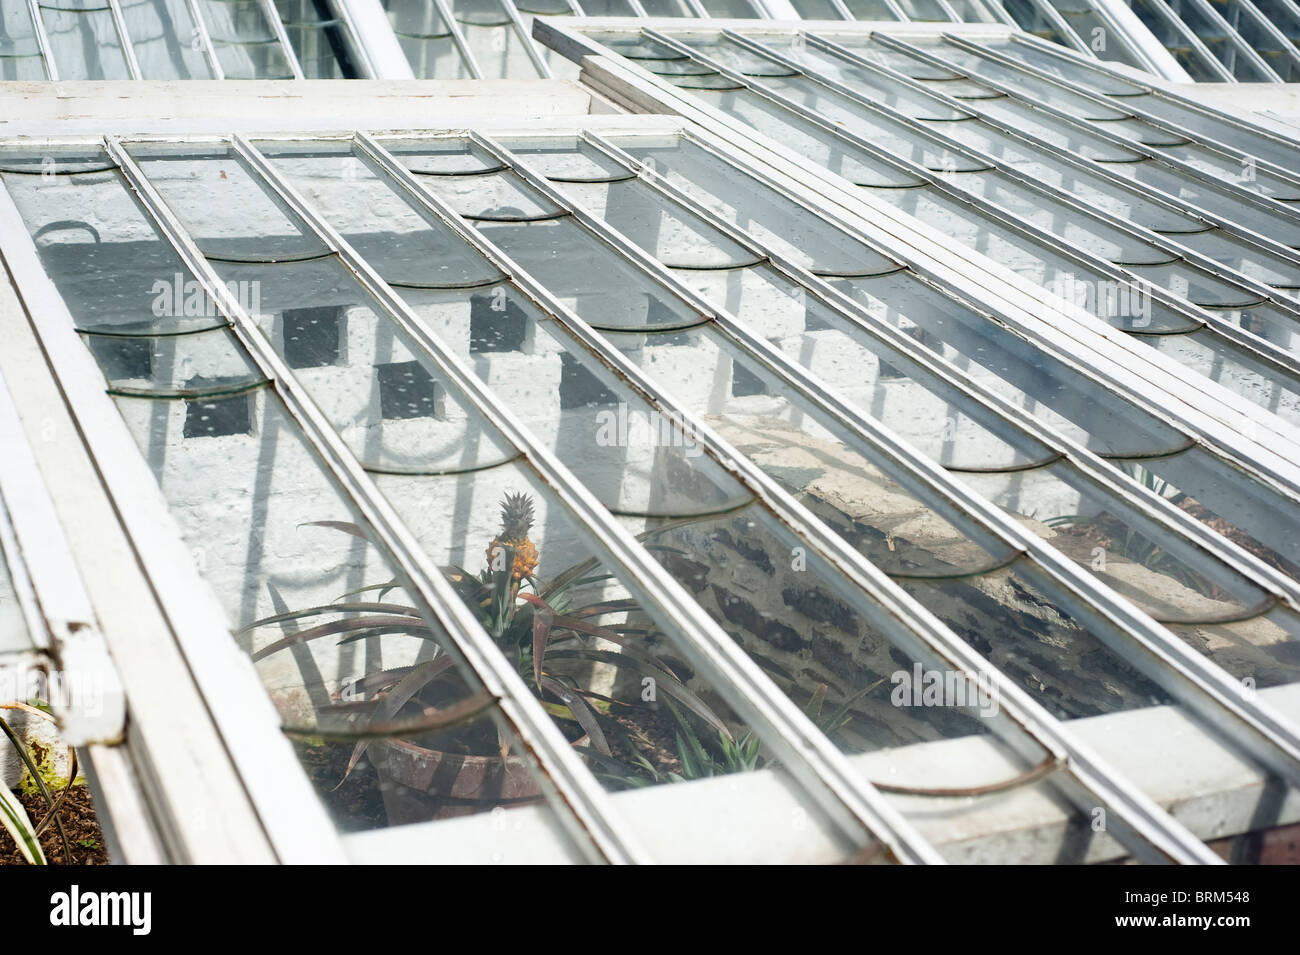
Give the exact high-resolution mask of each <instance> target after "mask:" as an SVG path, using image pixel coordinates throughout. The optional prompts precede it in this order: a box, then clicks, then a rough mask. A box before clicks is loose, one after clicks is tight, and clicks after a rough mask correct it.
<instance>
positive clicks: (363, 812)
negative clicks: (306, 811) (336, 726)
mask: <svg viewBox="0 0 1300 955" xmlns="http://www.w3.org/2000/svg"><path fill="white" fill-rule="evenodd" d="M294 749H295V750H297V753H298V759H299V761H300V762H301V763H302V767H303V769H304V770H305V771H306V772H307V775H308V777H310V779H311V781H312V785H313V786H314V787H315V789H316V792H317V794H318V795H319V796H320V798H321V801H322V802H324V803H325V806H326V808H327V809H328V810H329V813H330V817H331V818H332V819H333V820H334V823H335V825H337V826H338V827H339V829H340V830H341V831H343V832H360V831H362V830H365V829H376V828H379V827H382V826H386V825H387V824H388V813H387V812H385V811H384V797H383V795H382V794H381V793H380V791H379V777H378V775H377V774H376V773H375V769H374V767H373V766H371V765H370V761H369V760H368V759H366V757H364V756H362V757H361V761H360V762H359V763H357V766H356V768H355V769H354V770H352V774H351V775H350V776H348V778H347V779H346V780H344V781H343V782H342V784H341V785H340V782H339V781H340V780H343V774H344V773H345V772H346V771H347V768H348V760H349V759H350V758H351V756H352V745H351V744H349V743H327V744H325V745H324V746H308V745H307V744H305V743H297V744H295V746H294ZM335 787H337V788H335Z"/></svg>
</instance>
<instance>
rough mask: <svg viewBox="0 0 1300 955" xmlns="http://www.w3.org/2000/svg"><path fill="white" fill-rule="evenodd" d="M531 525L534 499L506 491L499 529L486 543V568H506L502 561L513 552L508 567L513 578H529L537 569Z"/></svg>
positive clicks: (535, 548) (502, 502)
mask: <svg viewBox="0 0 1300 955" xmlns="http://www.w3.org/2000/svg"><path fill="white" fill-rule="evenodd" d="M532 526H533V499H532V498H531V497H529V496H528V495H527V494H522V493H516V494H507V495H506V496H505V498H504V499H502V501H501V530H500V532H499V533H498V534H497V536H496V537H494V538H492V542H491V543H490V544H488V548H487V558H488V568H489V570H492V571H498V572H499V571H503V570H505V569H506V567H505V561H507V560H508V559H509V557H508V555H509V554H514V566H513V567H511V568H510V571H511V578H512V579H513V580H523V579H524V578H526V577H527V578H531V577H532V576H533V574H534V573H535V572H536V570H537V547H536V546H535V545H534V544H533V542H532V541H531V540H530V539H529V537H528V532H529V531H530V530H531V529H532Z"/></svg>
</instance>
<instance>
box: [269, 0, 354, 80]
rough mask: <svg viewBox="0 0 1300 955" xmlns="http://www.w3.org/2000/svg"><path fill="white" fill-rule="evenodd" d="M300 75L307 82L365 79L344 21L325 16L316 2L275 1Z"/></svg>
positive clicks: (305, 0)
mask: <svg viewBox="0 0 1300 955" xmlns="http://www.w3.org/2000/svg"><path fill="white" fill-rule="evenodd" d="M275 7H276V12H278V13H279V15H280V20H281V22H283V24H284V29H285V33H287V34H288V36H289V43H290V45H291V46H292V47H293V52H294V55H295V56H296V57H297V58H298V65H299V66H301V67H302V74H303V76H304V77H306V78H307V79H309V80H313V79H317V80H331V79H350V78H353V77H358V76H364V75H365V71H364V69H363V68H362V66H361V62H360V59H359V57H358V56H357V53H356V51H355V50H354V49H353V46H352V35H351V33H350V31H349V30H348V29H347V27H346V26H345V25H344V23H343V21H342V20H340V19H338V18H336V17H332V16H329V15H327V14H326V13H325V12H324V7H323V6H322V5H321V4H319V3H318V2H317V0H275Z"/></svg>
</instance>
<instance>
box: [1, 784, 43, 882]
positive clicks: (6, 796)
mask: <svg viewBox="0 0 1300 955" xmlns="http://www.w3.org/2000/svg"><path fill="white" fill-rule="evenodd" d="M0 823H4V827H5V830H6V831H7V832H8V833H9V835H10V836H12V837H13V840H14V842H16V843H18V851H19V852H21V853H22V854H23V858H24V859H26V860H27V863H28V865H45V864H46V862H45V853H44V852H42V851H41V843H40V841H39V840H38V839H37V838H36V827H35V826H33V825H32V821H31V819H30V818H29V817H28V815H27V810H26V809H24V808H23V804H22V803H21V802H19V801H18V797H17V796H16V795H15V794H14V792H13V791H12V790H11V789H9V787H8V786H4V785H0Z"/></svg>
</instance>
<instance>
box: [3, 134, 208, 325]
mask: <svg viewBox="0 0 1300 955" xmlns="http://www.w3.org/2000/svg"><path fill="white" fill-rule="evenodd" d="M106 159H107V157H105V156H104V155H103V154H102V153H99V152H97V151H96V152H89V153H87V154H85V155H84V156H83V157H82V161H81V162H80V163H78V162H76V161H66V162H65V160H64V159H63V158H60V159H58V160H54V161H53V163H52V165H49V166H47V167H46V168H48V169H49V170H50V173H49V174H48V175H24V174H21V173H13V172H6V173H4V174H3V178H4V183H5V186H6V188H7V189H8V190H9V194H10V195H11V196H12V197H13V199H14V202H15V203H16V204H17V206H18V208H19V211H20V212H21V213H22V214H23V216H24V218H25V219H26V220H27V221H28V223H29V224H30V225H31V226H32V230H33V235H34V238H35V242H36V248H37V250H38V252H39V253H40V256H41V263H42V265H44V267H45V271H46V273H47V274H49V276H50V278H51V279H53V280H54V282H55V283H56V284H57V285H59V288H60V291H61V293H62V295H63V298H64V300H65V301H66V302H67V303H68V308H69V310H70V311H71V312H72V314H73V315H74V316H75V319H76V322H77V327H78V328H80V329H81V330H83V331H93V332H103V333H131V334H149V333H151V332H153V333H162V334H168V333H173V332H181V331H196V330H200V329H205V328H216V327H219V326H221V325H224V324H225V320H224V319H222V318H221V317H220V316H218V315H217V314H216V311H215V309H214V308H213V306H212V303H211V302H210V300H208V298H207V297H206V296H205V295H204V293H203V290H202V288H201V286H200V285H199V283H198V282H197V281H196V280H194V278H193V277H192V276H190V275H189V273H188V272H187V271H186V270H185V268H184V267H183V266H182V265H181V261H180V259H179V258H178V257H177V256H176V255H175V253H173V252H172V250H171V247H170V246H169V245H168V244H167V243H166V242H164V241H163V239H162V237H161V235H160V234H159V233H158V232H157V231H156V230H155V229H154V228H153V226H152V225H151V224H150V223H148V222H147V221H146V220H145V219H144V218H143V217H142V216H141V214H140V212H139V209H138V207H137V206H136V205H135V203H134V201H133V200H132V198H131V197H130V194H129V193H128V192H127V191H126V184H125V182H124V181H123V180H122V178H121V176H120V174H119V173H117V172H113V171H103V172H85V173H83V172H77V171H76V170H77V169H78V168H79V167H92V168H93V167H95V166H101V167H102V165H103V164H104V163H105V162H106ZM65 165H66V168H67V169H68V171H67V172H62V171H60V170H62V169H63V168H65ZM70 213H71V214H72V215H77V216H79V217H84V218H69V217H68V216H69V214H70ZM125 222H129V223H131V224H132V225H133V227H134V230H133V231H124V230H123V225H122V224H123V223H125Z"/></svg>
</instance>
